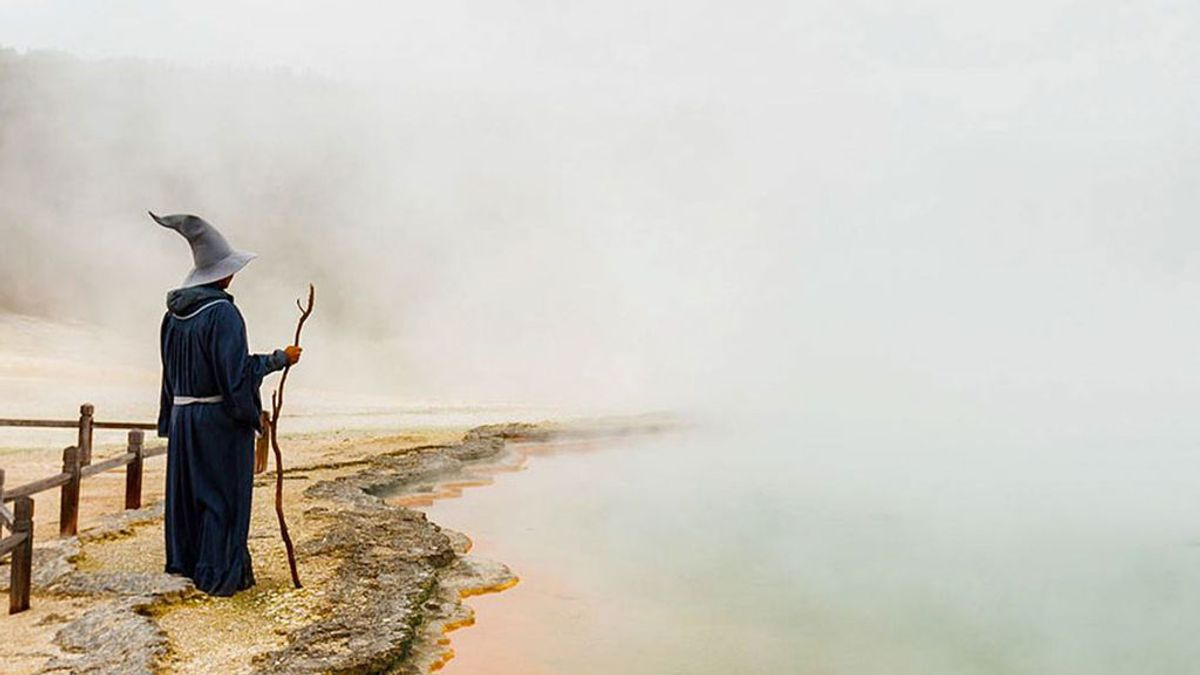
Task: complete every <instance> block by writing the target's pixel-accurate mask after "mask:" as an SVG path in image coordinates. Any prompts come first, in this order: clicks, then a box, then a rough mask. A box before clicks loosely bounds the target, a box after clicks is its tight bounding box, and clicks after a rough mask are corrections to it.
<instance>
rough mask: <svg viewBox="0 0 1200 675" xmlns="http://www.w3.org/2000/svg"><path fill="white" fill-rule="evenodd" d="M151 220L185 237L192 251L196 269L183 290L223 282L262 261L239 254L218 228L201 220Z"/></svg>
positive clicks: (189, 217)
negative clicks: (247, 266) (255, 260)
mask: <svg viewBox="0 0 1200 675" xmlns="http://www.w3.org/2000/svg"><path fill="white" fill-rule="evenodd" d="M150 217H151V218H153V219H154V222H156V223H158V224H159V225H162V226H163V227H166V228H168V229H172V230H175V231H176V232H178V233H179V234H181V235H183V237H184V239H187V242H188V245H189V246H191V247H192V261H193V262H194V263H195V266H194V267H192V271H191V272H189V273H188V275H187V278H185V279H184V280H183V286H182V288H189V287H191V286H203V285H204V284H211V283H212V282H214V281H220V280H221V279H224V278H225V277H227V276H229V275H230V274H234V273H236V272H237V271H239V270H241V269H242V268H243V267H245V266H246V263H248V262H250V261H251V260H254V259H255V258H257V257H258V256H257V254H254V253H246V252H245V251H238V250H237V249H235V248H233V247H232V246H230V245H229V242H227V241H225V237H222V236H221V233H220V232H218V231H217V228H215V227H213V226H212V225H211V224H209V222H208V221H206V220H204V219H203V218H201V217H199V216H193V215H191V214H186V213H177V214H175V215H171V216H157V215H155V214H154V212H153V211H151V212H150Z"/></svg>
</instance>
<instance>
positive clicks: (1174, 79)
mask: <svg viewBox="0 0 1200 675" xmlns="http://www.w3.org/2000/svg"><path fill="white" fill-rule="evenodd" d="M219 4H220V3H217V4H215V5H211V7H218V6H219ZM1111 4H1112V6H1111V7H1106V8H1100V7H1096V6H1089V7H1087V8H1081V7H1079V6H1076V5H1073V4H1070V3H1065V2H1052V3H1044V2H1039V3H1017V4H1011V3H1010V4H1006V5H1005V7H1004V8H1003V10H1000V9H986V8H984V7H982V6H978V5H976V6H972V5H971V4H967V5H963V4H961V3H939V2H922V3H918V4H917V5H913V6H911V7H909V8H908V9H906V10H904V11H898V10H894V9H891V8H890V6H887V7H884V6H875V5H873V4H870V3H858V4H851V5H846V4H845V3H823V2H813V3H805V4H796V3H761V4H759V5H756V6H755V7H754V8H743V9H738V10H736V11H735V10H733V9H731V8H724V7H722V6H715V5H713V6H694V5H690V4H689V5H688V6H687V7H686V8H685V7H682V6H680V5H678V4H676V3H669V2H658V3H650V4H644V3H639V5H638V6H637V7H636V8H633V7H623V6H621V5H619V4H618V5H610V4H607V3H605V4H599V3H593V4H584V5H580V6H577V7H575V8H574V9H566V8H559V9H549V8H542V9H538V10H533V9H531V8H529V7H522V6H520V5H519V4H512V3H509V5H510V6H507V7H504V8H501V7H497V6H494V5H488V6H487V7H481V6H471V5H469V4H463V3H452V4H451V5H447V6H445V7H444V8H438V9H433V8H424V9H423V10H422V11H421V12H420V13H418V12H416V11H415V10H412V9H392V10H384V9H378V8H377V9H366V8H359V9H353V10H344V9H338V10H332V9H330V8H328V7H326V6H325V5H321V4H318V3H301V5H300V6H299V8H298V9H296V10H295V11H289V16H288V17H280V16H279V14H278V12H276V11H274V10H273V9H270V10H269V9H268V8H267V7H266V6H265V5H264V6H255V5H252V6H250V7H248V8H243V7H241V6H239V8H238V11H237V14H236V16H237V20H235V21H229V20H227V18H228V12H226V11H225V10H228V9H230V8H224V9H205V10H193V9H189V10H188V13H187V15H188V19H189V23H188V29H187V30H181V29H180V25H179V24H177V23H176V21H177V19H178V18H179V15H178V13H179V12H182V9H181V7H182V6H176V5H174V4H171V3H167V4H164V5H155V8H156V9H155V10H154V11H151V10H150V9H149V7H148V6H147V7H146V8H145V11H144V12H143V11H139V10H137V9H134V8H131V9H130V10H129V12H128V13H121V12H101V11H100V10H99V8H98V7H97V9H96V11H94V12H92V11H86V10H78V9H77V8H76V7H74V6H72V7H70V8H68V7H67V6H66V5H63V4H61V3H55V2H49V3H39V4H38V5H36V6H34V5H28V4H26V3H18V4H16V5H13V6H10V7H9V8H8V9H6V10H0V25H3V26H6V27H7V28H6V29H4V30H3V31H0V42H8V43H10V44H15V45H18V46H21V47H27V46H34V47H53V48H61V49H66V50H70V51H74V52H76V53H80V54H83V55H85V56H87V57H89V58H88V59H87V60H77V59H76V58H73V57H69V56H65V55H61V54H46V53H28V54H26V53H22V52H17V51H6V52H4V53H3V55H2V56H0V92H2V94H3V97H2V99H0V100H2V102H3V103H2V106H3V107H2V108H0V115H2V118H0V119H2V122H3V124H2V127H0V134H3V135H2V140H0V148H2V149H0V197H2V198H0V228H2V229H0V236H2V237H3V241H4V249H5V255H4V256H3V259H2V261H0V281H2V282H3V284H2V286H0V288H2V290H0V303H2V304H3V306H4V307H7V308H8V309H10V310H14V311H19V312H26V313H35V314H39V315H43V316H48V317H50V318H53V319H79V320H82V321H87V322H97V323H100V324H103V325H106V326H109V327H112V328H113V329H115V330H117V331H118V332H120V333H121V334H123V335H126V336H127V337H128V339H129V341H130V343H131V344H135V345H136V350H135V353H137V354H140V353H142V352H149V351H152V342H150V341H149V340H148V339H147V336H152V335H153V334H154V332H155V328H156V323H157V320H158V315H159V312H160V306H161V296H162V293H163V291H165V290H166V289H168V288H170V287H171V286H172V285H174V284H175V283H177V280H178V279H179V278H181V277H182V276H183V274H184V272H185V271H186V268H187V262H188V257H187V253H186V250H185V248H184V246H183V243H182V241H179V240H176V239H174V238H172V237H171V236H170V235H169V233H167V232H164V231H162V230H160V229H158V228H155V227H154V226H153V224H152V223H151V222H150V221H149V220H148V219H147V218H146V217H145V216H144V213H145V210H146V209H147V208H154V209H156V210H160V211H164V212H174V211H194V212H197V213H200V214H202V215H204V216H205V217H207V218H209V219H210V220H211V221H212V222H214V223H216V224H218V226H220V227H222V228H223V229H224V231H225V232H226V233H227V234H228V235H229V237H230V238H231V239H232V240H233V241H234V242H235V243H236V244H237V245H239V246H242V247H245V248H249V249H251V250H257V251H258V252H260V253H261V254H262V258H261V259H260V260H258V261H256V262H255V263H254V264H253V266H252V267H251V268H250V269H248V270H247V271H246V272H245V273H244V274H243V275H242V276H241V277H240V278H239V279H238V281H237V282H236V285H235V287H234V291H235V292H236V293H237V294H238V298H239V301H240V302H241V303H242V304H243V306H244V307H245V309H246V313H247V315H248V316H250V317H251V332H252V338H253V340H254V342H256V343H258V345H260V346H262V347H264V348H265V347H269V346H273V345H275V344H278V343H280V342H282V341H283V340H284V339H285V337H286V335H287V334H288V332H289V325H290V323H291V320H292V313H291V312H292V308H291V306H290V304H289V301H290V299H291V297H293V296H294V295H297V294H298V293H299V292H301V291H302V290H303V288H304V284H305V283H306V282H307V281H309V280H313V281H315V282H316V283H317V286H318V289H319V292H320V312H321V315H320V320H318V321H314V323H313V324H312V330H313V337H312V340H313V341H314V342H313V349H312V350H310V352H309V354H310V355H311V359H312V360H311V362H310V365H311V369H310V372H311V373H313V374H312V375H311V376H310V377H317V373H318V372H319V373H320V377H321V379H322V380H323V381H327V382H328V383H329V384H331V385H336V386H339V387H341V388H343V389H355V390H357V389H361V388H363V387H371V388H380V389H382V390H385V391H389V392H395V391H397V390H401V391H402V392H403V393H416V392H425V393H429V392H432V393H433V394H434V395H445V396H450V397H468V398H500V399H538V400H563V399H569V400H573V401H578V402H587V403H593V404H597V403H615V402H620V403H623V404H625V405H629V406H631V407H638V406H645V405H678V404H680V403H685V404H687V403H690V404H696V403H707V404H720V405H723V406H728V405H729V404H731V403H736V402H743V403H750V404H751V405H749V406H747V407H751V408H755V409H760V408H762V407H763V406H774V407H781V408H783V409H785V410H788V411H791V412H793V413H795V412H800V411H806V412H808V413H809V414H810V417H811V418H812V421H816V420H823V421H824V423H829V420H830V418H831V416H833V417H844V416H847V415H849V416H851V417H853V418H854V419H855V420H859V421H866V420H869V421H870V422H871V423H872V424H882V425H883V426H884V427H887V428H889V429H897V430H899V429H901V428H907V429H909V430H911V429H912V428H913V427H914V425H916V426H917V427H918V428H924V429H926V430H932V429H931V428H935V427H944V426H947V425H948V426H949V427H951V428H953V427H955V426H958V425H962V424H966V425H968V426H970V425H971V424H974V423H975V422H977V421H979V420H981V419H983V418H987V419H988V420H991V421H992V422H995V421H996V420H1004V425H1005V426H1010V425H1016V426H1017V427H1020V426H1022V425H1028V426H1029V427H1034V428H1036V429H1035V431H1036V430H1041V429H1044V428H1047V426H1048V427H1052V428H1054V429H1056V430H1057V431H1061V432H1062V433H1066V434H1068V435H1069V434H1073V433H1082V429H1083V428H1084V427H1086V426H1091V425H1094V424H1096V423H1102V424H1109V425H1110V426H1112V427H1114V428H1112V429H1110V430H1111V431H1113V432H1117V431H1120V430H1124V431H1126V432H1129V433H1141V432H1147V431H1150V430H1155V429H1157V430H1159V432H1161V430H1162V427H1163V424H1162V423H1163V421H1164V419H1173V418H1174V416H1175V413H1177V412H1182V409H1181V408H1180V407H1179V402H1180V401H1183V400H1185V398H1186V396H1188V395H1191V394H1194V393H1195V389H1196V387H1195V384H1194V383H1195V378H1191V377H1189V376H1188V375H1187V373H1188V372H1191V371H1192V370H1194V367H1195V366H1197V365H1200V364H1198V363H1197V359H1196V357H1195V356H1194V353H1195V350H1194V349H1192V348H1191V345H1192V344H1194V342H1195V340H1194V338H1195V337H1196V336H1197V333H1198V332H1200V326H1198V325H1197V322H1196V321H1195V320H1193V319H1191V318H1188V317H1189V315H1190V314H1189V313H1188V312H1187V311H1186V307H1187V306H1188V301H1189V298H1191V297H1193V296H1194V295H1195V290H1196V279H1195V275H1194V274H1192V273H1191V266H1190V261H1191V259H1192V256H1191V249H1192V248H1193V247H1194V246H1195V244H1196V236H1195V235H1194V234H1191V233H1192V232H1193V231H1194V229H1195V228H1192V227H1190V226H1189V223H1190V220H1191V219H1192V218H1193V216H1194V214H1195V213H1196V201H1195V200H1196V197H1195V196H1194V191H1193V190H1190V189H1188V186H1190V185H1192V184H1193V183H1194V182H1195V178H1196V176H1195V172H1196V169H1195V167H1196V163H1195V162H1189V161H1188V160H1189V159H1194V154H1195V153H1194V148H1193V147H1192V146H1193V145H1194V143H1193V142H1192V141H1193V140H1194V139H1195V137H1196V121H1195V120H1196V119H1198V117H1197V116H1196V115H1195V112H1196V110H1195V108H1196V95H1197V88H1196V85H1195V83H1194V79H1193V78H1192V77H1191V73H1192V70H1193V68H1192V67H1191V66H1194V65H1195V63H1196V58H1195V57H1196V56H1197V47H1195V44H1194V41H1190V40H1185V39H1184V36H1186V35H1187V29H1188V27H1189V26H1191V27H1195V24H1196V21H1197V18H1198V15H1200V13H1198V12H1196V11H1194V10H1192V9H1190V8H1184V7H1182V6H1179V5H1175V4H1170V3H1151V4H1148V5H1147V4H1142V5H1139V7H1138V8H1136V9H1135V8H1130V7H1125V6H1124V5H1119V4H1116V3H1111ZM121 16H127V17H130V19H129V20H125V19H119V17H121ZM132 17H137V18H136V20H135V19H132ZM116 21H120V22H121V24H120V29H121V31H122V32H121V33H120V34H118V32H117V24H116V23H114V22H116ZM118 35H119V37H118ZM114 57H116V58H114ZM128 57H133V58H128ZM146 58H149V59H154V60H149V61H147V60H144V59H146ZM147 363H149V365H150V366H152V365H153V364H152V362H149V361H148V360H147ZM851 408H852V409H853V412H847V411H848V410H849V409H851ZM806 419H807V418H806ZM1174 426H1176V428H1178V425H1177V424H1176V425H1174ZM1117 427H1119V428H1117ZM1010 428H1011V427H1010ZM991 430H992V431H994V430H995V429H991ZM1156 433H1157V432H1156Z"/></svg>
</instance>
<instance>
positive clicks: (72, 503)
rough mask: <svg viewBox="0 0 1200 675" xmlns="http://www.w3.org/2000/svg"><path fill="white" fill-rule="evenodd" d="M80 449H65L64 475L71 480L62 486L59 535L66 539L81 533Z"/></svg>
mask: <svg viewBox="0 0 1200 675" xmlns="http://www.w3.org/2000/svg"><path fill="white" fill-rule="evenodd" d="M79 455H80V451H79V448H76V447H70V448H64V449H63V473H67V474H71V479H70V480H68V481H67V482H66V483H65V484H64V485H63V486H62V502H61V504H60V505H59V511H58V533H59V534H60V535H62V536H64V537H69V536H71V535H74V534H75V533H76V532H78V531H79V481H80V475H79Z"/></svg>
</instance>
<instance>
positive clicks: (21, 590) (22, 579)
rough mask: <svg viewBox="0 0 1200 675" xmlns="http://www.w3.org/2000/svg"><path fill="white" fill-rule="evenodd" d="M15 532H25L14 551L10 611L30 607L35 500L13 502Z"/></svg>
mask: <svg viewBox="0 0 1200 675" xmlns="http://www.w3.org/2000/svg"><path fill="white" fill-rule="evenodd" d="M13 507H14V508H13V511H14V515H15V518H14V519H13V520H14V521H15V522H14V523H13V534H21V533H24V534H25V541H23V542H21V543H20V544H19V545H18V546H17V547H16V548H15V549H13V552H12V576H11V577H10V582H9V587H8V613H9V614H16V613H17V612H23V611H25V610H27V609H29V586H30V584H31V583H32V581H33V500H32V499H30V498H29V497H17V499H16V500H15V501H14V503H13Z"/></svg>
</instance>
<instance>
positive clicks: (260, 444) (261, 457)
mask: <svg viewBox="0 0 1200 675" xmlns="http://www.w3.org/2000/svg"><path fill="white" fill-rule="evenodd" d="M259 419H260V420H261V421H262V433H261V434H259V436H258V438H257V439H256V440H255V441H254V473H256V474H259V473H262V472H264V471H266V470H267V450H268V449H270V447H271V416H270V415H268V414H267V411H265V410H264V411H263V412H262V415H261V416H260V417H259Z"/></svg>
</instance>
